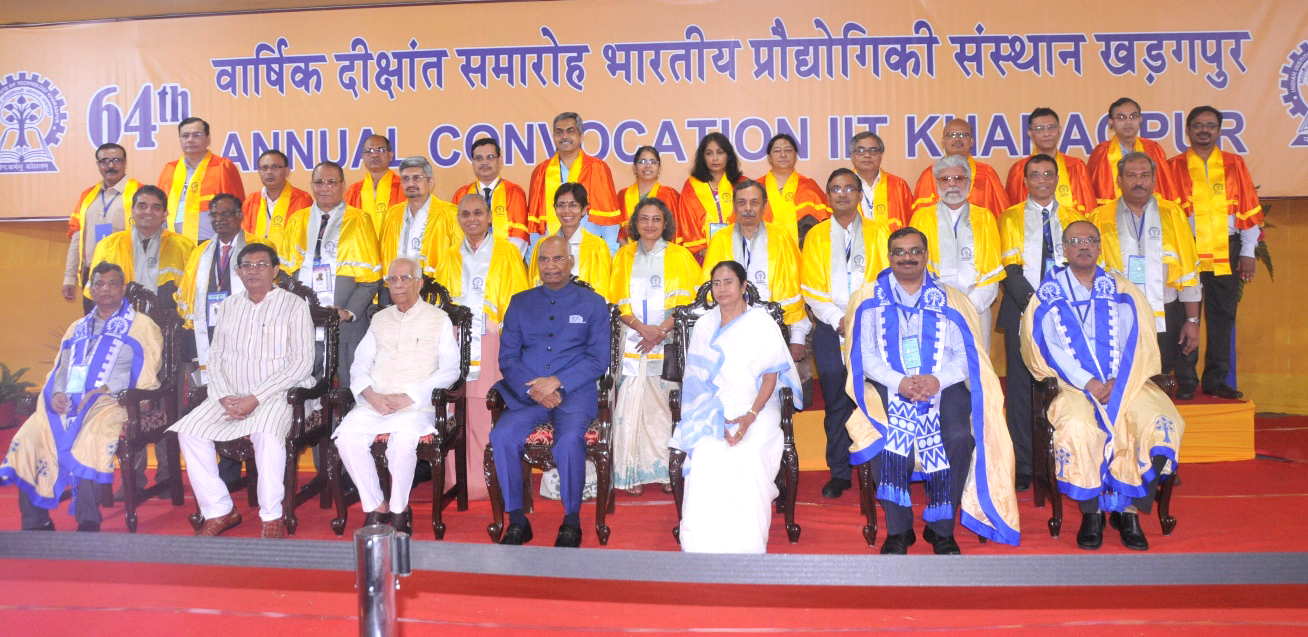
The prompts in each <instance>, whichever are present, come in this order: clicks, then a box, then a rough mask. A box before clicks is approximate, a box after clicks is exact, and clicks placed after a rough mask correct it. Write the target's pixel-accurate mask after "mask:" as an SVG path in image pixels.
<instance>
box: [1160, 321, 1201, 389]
mask: <svg viewBox="0 0 1308 637" xmlns="http://www.w3.org/2000/svg"><path fill="white" fill-rule="evenodd" d="M1163 312H1164V314H1165V315H1166V316H1165V320H1166V322H1167V330H1166V331H1163V332H1159V333H1158V354H1159V357H1160V358H1161V359H1162V363H1163V374H1164V375H1166V374H1169V373H1172V372H1175V373H1176V388H1177V390H1178V391H1179V390H1181V389H1185V388H1194V387H1198V386H1199V377H1198V376H1196V375H1195V372H1194V363H1193V362H1189V361H1190V359H1194V360H1196V361H1197V360H1198V357H1199V354H1198V350H1195V351H1194V352H1190V354H1189V355H1186V354H1183V353H1181V345H1180V344H1179V343H1177V341H1178V340H1180V339H1181V328H1182V327H1185V303H1182V302H1180V301H1172V302H1171V303H1168V304H1166V305H1164V306H1163Z"/></svg>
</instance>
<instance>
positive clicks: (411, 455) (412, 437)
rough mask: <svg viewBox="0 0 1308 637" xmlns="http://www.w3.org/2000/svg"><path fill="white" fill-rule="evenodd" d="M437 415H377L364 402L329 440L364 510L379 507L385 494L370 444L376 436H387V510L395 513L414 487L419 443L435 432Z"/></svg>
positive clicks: (404, 505) (418, 413)
mask: <svg viewBox="0 0 1308 637" xmlns="http://www.w3.org/2000/svg"><path fill="white" fill-rule="evenodd" d="M435 422H436V414H434V413H432V412H422V411H401V412H397V413H394V414H390V415H385V416H384V415H382V414H379V413H377V411H376V410H374V409H373V408H372V405H369V404H368V403H367V402H364V403H361V404H358V405H355V407H354V409H351V410H350V413H348V414H346V415H345V418H344V419H343V420H342V421H341V424H340V426H339V427H337V428H336V432H335V433H333V434H332V438H333V439H334V440H335V441H336V449H337V450H338V451H339V452H340V455H341V463H342V464H344V465H345V470H346V471H347V472H349V474H350V477H351V478H353V479H354V484H355V486H357V487H358V488H359V504H360V505H362V506H363V510H364V511H375V510H377V507H379V506H381V503H382V501H383V499H384V494H383V493H382V488H381V479H380V478H378V476H377V464H376V462H375V461H374V460H373V457H372V451H371V448H372V444H373V442H375V441H376V440H377V436H380V435H383V434H389V435H390V440H388V441H387V443H386V467H387V470H388V471H389V472H390V474H391V497H390V500H389V502H390V510H391V511H394V512H396V513H399V512H401V511H403V510H404V509H405V508H407V507H408V506H409V491H410V490H411V489H412V488H413V471H414V469H415V468H416V467H417V466H418V441H419V440H420V439H421V438H422V437H423V436H426V435H430V434H434V433H436V427H435V426H434V425H435Z"/></svg>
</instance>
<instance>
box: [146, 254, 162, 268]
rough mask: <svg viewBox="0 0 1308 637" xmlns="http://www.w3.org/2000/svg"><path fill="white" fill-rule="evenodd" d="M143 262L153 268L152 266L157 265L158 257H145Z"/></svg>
mask: <svg viewBox="0 0 1308 637" xmlns="http://www.w3.org/2000/svg"><path fill="white" fill-rule="evenodd" d="M145 264H146V265H147V266H149V267H152V268H153V267H157V266H158V265H159V258H158V257H150V258H149V259H146V260H145Z"/></svg>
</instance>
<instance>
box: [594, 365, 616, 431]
mask: <svg viewBox="0 0 1308 637" xmlns="http://www.w3.org/2000/svg"><path fill="white" fill-rule="evenodd" d="M596 389H598V390H599V391H597V392H596V394H597V395H598V397H599V405H598V406H599V419H600V421H601V422H603V421H608V422H612V421H613V405H615V404H617V402H618V399H617V392H618V384H617V383H616V382H614V380H613V375H612V374H610V373H609V372H604V375H603V376H600V378H599V381H597V387H596Z"/></svg>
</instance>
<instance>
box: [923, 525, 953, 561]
mask: <svg viewBox="0 0 1308 637" xmlns="http://www.w3.org/2000/svg"><path fill="white" fill-rule="evenodd" d="M922 539H924V540H926V541H928V542H930V543H931V546H932V548H933V549H934V550H935V552H936V555H960V554H962V553H963V551H962V550H960V549H959V548H958V542H955V541H954V536H953V535H940V534H939V533H936V532H935V531H933V530H931V527H929V526H928V527H927V528H925V529H923V530H922Z"/></svg>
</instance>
